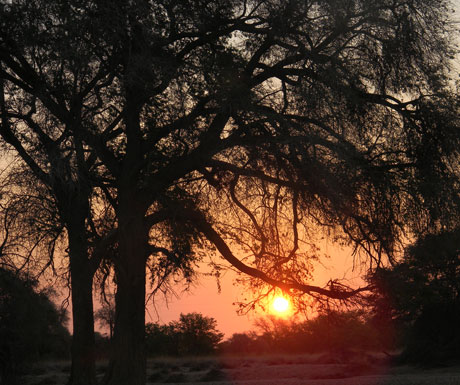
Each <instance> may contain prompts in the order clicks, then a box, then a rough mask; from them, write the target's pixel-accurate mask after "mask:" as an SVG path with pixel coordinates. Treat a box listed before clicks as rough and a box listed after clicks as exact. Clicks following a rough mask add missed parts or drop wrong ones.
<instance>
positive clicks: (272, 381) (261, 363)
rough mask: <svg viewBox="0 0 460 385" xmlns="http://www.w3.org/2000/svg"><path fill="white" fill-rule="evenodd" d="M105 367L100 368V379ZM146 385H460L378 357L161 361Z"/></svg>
mask: <svg viewBox="0 0 460 385" xmlns="http://www.w3.org/2000/svg"><path fill="white" fill-rule="evenodd" d="M105 366H106V364H105V363H101V364H100V365H99V366H98V371H97V373H98V377H99V378H101V377H102V375H103V373H104V369H105ZM147 367H148V369H147V384H148V385H153V384H200V385H280V384H282V385H303V384H305V385H307V384H308V385H336V384H337V385H460V367H458V366H452V367H447V368H438V369H431V370H427V369H419V368H415V367H410V366H398V367H390V366H389V364H388V362H387V361H386V360H385V357H384V356H382V355H379V354H370V353H354V354H346V355H343V356H340V355H331V354H321V355H319V354H316V355H297V356H265V357H222V358H196V357H194V358H181V359H175V358H158V359H151V360H149V361H148V365H147ZM68 375H69V363H68V362H44V363H42V364H41V365H40V366H37V367H35V368H33V369H31V370H30V371H29V373H27V375H25V376H24V377H23V383H24V385H64V384H65V383H66V380H67V378H68Z"/></svg>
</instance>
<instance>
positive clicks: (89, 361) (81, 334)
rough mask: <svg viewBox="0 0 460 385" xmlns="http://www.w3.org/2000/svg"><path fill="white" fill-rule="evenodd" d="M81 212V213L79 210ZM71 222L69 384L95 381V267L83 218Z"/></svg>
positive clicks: (94, 382)
mask: <svg viewBox="0 0 460 385" xmlns="http://www.w3.org/2000/svg"><path fill="white" fill-rule="evenodd" d="M80 216H81V213H80ZM73 219H74V224H73V225H70V226H68V234H69V258H70V279H71V285H72V316H73V337H72V350H71V356H72V368H71V372H70V379H69V385H95V384H96V383H97V382H96V365H95V342H94V315H93V295H92V293H93V292H92V283H93V271H92V268H91V266H90V263H89V259H88V249H87V246H86V245H87V242H86V235H85V227H84V218H83V219H82V218H80V221H79V222H80V223H77V224H75V222H76V221H75V218H73Z"/></svg>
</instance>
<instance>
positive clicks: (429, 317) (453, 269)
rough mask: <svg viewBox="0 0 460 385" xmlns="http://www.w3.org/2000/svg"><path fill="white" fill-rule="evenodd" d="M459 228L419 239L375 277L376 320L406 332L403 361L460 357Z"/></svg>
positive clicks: (441, 360)
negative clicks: (398, 259)
mask: <svg viewBox="0 0 460 385" xmlns="http://www.w3.org/2000/svg"><path fill="white" fill-rule="evenodd" d="M459 257H460V230H459V229H458V228H457V229H454V230H451V231H447V230H446V231H442V232H440V233H438V234H432V235H428V236H425V237H423V238H420V239H419V240H417V241H416V242H415V243H414V244H413V245H412V246H410V247H409V248H408V249H407V250H406V253H405V255H404V258H403V260H402V261H400V262H399V263H398V264H396V265H395V266H393V267H391V268H387V269H380V270H379V271H378V273H377V274H376V275H375V276H374V277H373V278H372V282H373V283H374V284H375V288H376V292H375V294H374V296H373V297H372V301H373V304H374V317H375V319H376V320H377V321H379V320H380V321H382V320H383V322H381V323H387V324H392V327H393V328H403V332H404V336H405V338H404V344H405V351H404V353H403V355H402V359H403V360H407V361H412V362H418V363H424V364H439V363H443V362H446V361H448V360H450V359H454V358H458V357H460V350H459V348H458V346H459V345H460V328H459V327H458V325H459V322H460V301H459V293H460V291H459V289H460V286H459V285H460V284H459V282H460V258H459Z"/></svg>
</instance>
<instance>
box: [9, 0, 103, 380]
mask: <svg viewBox="0 0 460 385" xmlns="http://www.w3.org/2000/svg"><path fill="white" fill-rule="evenodd" d="M0 14H1V17H0V18H1V22H0V31H1V32H0V113H1V128H0V135H1V137H2V139H3V141H4V142H3V145H2V151H6V150H8V149H11V148H12V149H14V150H15V151H16V154H17V156H18V157H19V158H20V159H21V160H22V161H23V164H24V165H25V166H27V168H28V170H29V173H28V175H27V177H28V178H32V179H34V180H35V182H31V183H30V185H34V184H35V186H38V189H39V190H40V191H41V192H42V193H43V192H44V194H43V195H42V197H44V201H46V202H48V203H50V207H53V211H52V212H53V215H52V217H53V219H54V222H52V223H56V222H58V226H57V227H61V231H62V230H65V232H66V236H67V243H68V257H69V270H70V281H71V287H72V312H73V317H72V318H73V344H72V369H71V381H70V382H71V383H72V384H85V385H87V384H95V383H96V377H95V364H94V319H93V304H92V279H93V275H94V273H95V271H96V269H97V267H98V265H99V262H100V258H99V257H97V256H96V255H95V254H97V252H96V253H91V251H94V250H95V244H96V243H97V240H98V239H100V238H101V237H102V235H103V234H98V233H97V231H92V230H95V223H97V222H96V219H97V218H96V216H97V215H96V214H95V213H94V210H95V208H94V206H93V203H94V186H93V185H92V184H91V183H90V182H89V181H90V179H91V169H92V167H93V164H94V161H95V158H94V156H91V155H90V154H89V153H88V151H87V148H86V147H85V145H84V144H83V142H82V138H81V137H80V133H81V132H82V129H81V127H82V126H83V125H86V124H89V125H93V124H96V122H95V121H93V119H94V118H95V116H96V112H97V111H98V108H97V104H98V101H97V93H98V92H97V90H98V87H101V84H104V83H105V82H106V81H107V77H106V75H105V72H104V70H103V69H102V68H101V67H99V70H98V69H97V68H95V67H93V66H91V63H92V62H91V61H90V57H91V55H92V52H91V49H90V48H91V47H92V45H91V44H92V42H94V43H95V44H97V41H96V40H94V39H93V40H92V39H89V40H85V39H83V36H82V35H81V33H78V32H77V29H78V28H82V31H85V33H88V32H89V31H93V32H94V29H92V28H91V25H92V22H91V21H90V20H89V19H88V17H87V16H88V15H87V14H83V13H80V8H79V7H78V6H75V7H58V6H56V4H55V3H53V4H51V3H47V2H40V1H32V2H28V1H26V2H21V1H14V2H10V1H1V2H0ZM85 17H86V18H85ZM69 19H71V20H72V22H71V23H69V22H68V20H69ZM19 20H22V21H23V23H22V25H21V23H18V21H19ZM51 20H54V21H55V22H56V23H61V25H63V24H65V28H64V29H59V28H58V27H56V28H53V27H52V26H51V24H50V21H51ZM66 20H67V23H66V22H65V21H66ZM77 20H78V22H77ZM51 23H52V22H51ZM86 23H88V24H87V27H88V28H85V27H83V25H85V24H86ZM96 35H97V34H96ZM84 42H86V43H84ZM83 51H85V52H83ZM55 52H59V55H55ZM76 52H78V55H77V56H76V55H75V54H74V53H76ZM93 112H94V113H93ZM87 128H88V127H87ZM5 148H6V149H5ZM90 212H91V214H90ZM101 229H102V228H98V230H101ZM90 232H92V234H93V236H92V238H91V239H90V238H89V236H88V234H89V233H90ZM92 241H94V242H92ZM52 256H53V254H51V255H50V256H49V258H50V260H51V259H52Z"/></svg>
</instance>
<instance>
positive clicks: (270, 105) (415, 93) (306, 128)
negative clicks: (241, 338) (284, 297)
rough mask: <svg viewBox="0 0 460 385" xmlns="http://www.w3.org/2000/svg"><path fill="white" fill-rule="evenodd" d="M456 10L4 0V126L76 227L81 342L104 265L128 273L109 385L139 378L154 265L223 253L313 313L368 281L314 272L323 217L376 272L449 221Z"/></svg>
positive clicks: (363, 4)
mask: <svg viewBox="0 0 460 385" xmlns="http://www.w3.org/2000/svg"><path fill="white" fill-rule="evenodd" d="M448 15H449V3H448V2H447V1H444V0H430V1H426V0H424V1H422V0H406V1H393V0H391V1H390V0H378V1H372V2H370V1H367V0H347V1H338V0H323V1H317V0H315V1H298V0H290V1H284V0H283V1H280V0H263V1H249V0H212V1H181V2H177V1H174V0H160V1H151V2H145V1H139V0H131V1H122V0H116V1H110V2H104V1H102V2H93V1H90V0H82V1H78V2H75V3H73V4H72V5H70V6H69V5H68V4H67V5H63V4H61V3H60V2H58V1H46V2H45V1H42V0H34V1H23V0H15V1H2V2H0V16H1V18H0V20H1V21H0V80H1V91H2V92H1V94H0V112H1V118H2V124H1V128H0V134H1V136H2V138H3V140H4V141H5V143H7V144H8V146H9V147H10V148H11V147H12V148H14V149H15V151H16V152H17V154H18V155H19V156H20V157H21V158H22V160H23V161H24V163H25V164H26V165H27V166H28V167H29V168H30V169H31V170H32V171H33V173H34V175H35V177H36V178H38V180H39V181H40V183H42V184H43V185H45V186H46V188H47V189H48V191H49V192H50V195H51V196H52V197H53V198H54V199H55V203H56V207H57V210H58V213H59V218H60V221H61V222H62V224H63V226H64V227H65V228H66V230H67V235H68V241H69V263H70V270H71V277H72V291H73V299H74V301H73V305H74V309H73V311H74V320H77V323H78V324H79V325H85V326H84V327H82V328H81V329H79V328H77V329H75V330H81V331H82V335H81V337H79V338H76V339H75V340H76V341H83V335H85V336H86V337H85V338H86V339H85V341H86V342H85V343H87V344H90V343H91V338H89V336H88V333H90V332H91V330H90V327H89V326H88V325H90V324H91V323H92V313H91V316H89V314H90V310H91V308H92V303H91V296H90V292H91V280H92V278H93V275H94V272H95V271H96V269H97V267H98V266H99V263H100V261H101V259H103V258H105V259H106V260H107V261H108V262H107V263H108V264H109V265H110V266H111V267H113V270H114V274H115V276H116V284H117V293H116V315H115V330H114V339H113V344H114V349H113V350H112V352H113V357H112V361H111V365H110V367H109V373H108V375H107V378H106V382H107V383H108V384H110V385H114V384H124V383H126V382H127V381H131V382H130V383H131V384H142V383H144V382H145V363H144V359H143V357H144V337H143V336H144V322H145V318H144V305H145V280H146V278H145V268H146V265H147V266H148V267H149V269H150V270H149V271H150V272H151V277H150V279H151V283H152V286H153V288H157V289H159V290H161V289H162V288H164V285H165V284H167V279H168V277H171V276H173V275H174V274H176V277H185V279H190V278H191V277H192V275H193V272H194V269H195V268H196V262H198V261H200V260H201V258H202V253H200V252H199V251H201V250H205V251H206V252H207V253H209V254H212V252H213V251H214V250H215V251H217V253H216V254H217V255H218V256H221V257H223V259H224V261H225V263H226V265H227V266H228V265H230V266H232V267H233V268H235V269H237V270H239V271H240V272H242V273H244V274H246V275H247V276H249V277H250V280H249V283H250V285H251V287H252V288H253V289H254V291H255V298H260V297H263V296H264V295H267V293H269V292H270V291H272V290H274V287H278V288H279V289H281V290H283V291H285V292H287V293H289V294H290V295H292V296H293V297H294V298H296V299H297V306H298V307H301V306H302V304H303V303H305V298H306V296H305V295H308V296H309V297H308V296H307V298H312V299H313V300H315V301H317V302H324V301H328V300H329V299H333V300H346V299H349V298H351V297H353V296H355V295H357V294H359V293H360V292H361V291H362V290H363V289H359V288H349V287H347V286H346V285H344V284H343V283H341V282H339V281H337V280H331V281H330V282H329V283H328V284H327V285H325V286H318V285H313V284H312V283H311V277H312V264H313V262H314V261H315V260H316V258H317V255H316V250H317V249H316V236H317V234H318V231H319V229H323V230H325V231H326V232H329V233H331V234H333V235H334V237H336V238H337V239H338V240H342V241H344V242H347V243H349V244H351V245H352V246H353V247H355V248H356V251H360V252H363V253H364V255H365V256H366V258H367V260H368V261H369V263H368V266H369V267H370V268H371V269H374V268H376V267H377V266H379V265H380V264H381V263H384V262H385V261H386V260H388V261H390V262H391V261H392V260H393V259H394V258H395V250H396V249H397V246H398V244H399V243H400V242H401V241H403V240H404V239H407V238H410V237H412V236H415V235H418V234H423V233H425V232H429V231H439V230H441V229H449V228H451V227H452V222H453V220H452V218H454V217H455V215H456V214H455V213H458V207H459V201H458V200H459V197H458V194H456V193H455V191H458V148H459V147H458V144H459V143H458V142H459V139H460V138H459V135H458V132H459V130H458V100H457V98H456V97H455V95H454V94H453V92H452V90H451V89H450V87H449V77H448V69H449V61H450V59H451V58H452V56H453V54H454V51H453V49H452V46H451V42H450V39H451V32H452V31H451V28H450V24H449V19H448ZM101 202H104V204H101ZM101 208H102V209H101ZM107 223H109V224H110V227H109V226H107ZM88 234H92V235H91V236H89V235H88ZM217 261H218V260H217ZM214 266H215V267H216V269H217V273H218V270H219V268H220V266H219V262H216V260H215V261H214ZM77 292H80V293H81V295H77ZM83 294H84V295H83ZM80 298H85V300H80ZM79 306H80V307H79ZM76 309H77V310H76ZM84 314H85V316H83V315H84ZM79 319H80V321H78V320H79ZM75 349H76V351H79V352H80V354H82V352H84V348H83V347H81V346H80V347H78V346H77V345H76V347H75ZM87 372H88V371H87ZM89 372H93V373H94V367H93V368H92V369H91V370H90V371H89ZM133 373H135V375H134V374H133ZM85 381H86V383H92V382H94V379H90V378H89V379H85Z"/></svg>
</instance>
